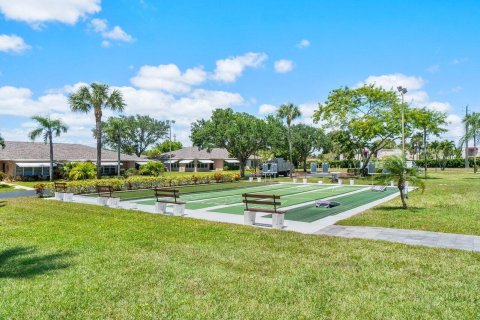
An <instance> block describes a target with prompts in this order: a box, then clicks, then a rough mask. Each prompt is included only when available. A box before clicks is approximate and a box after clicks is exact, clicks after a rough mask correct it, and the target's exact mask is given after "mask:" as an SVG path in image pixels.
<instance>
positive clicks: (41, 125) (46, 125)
mask: <svg viewBox="0 0 480 320" xmlns="http://www.w3.org/2000/svg"><path fill="white" fill-rule="evenodd" d="M32 119H33V120H35V121H36V122H37V124H38V127H37V128H35V129H33V130H32V131H31V132H30V133H29V137H30V139H32V140H35V139H37V138H38V137H40V136H42V138H43V141H44V142H45V144H47V143H49V144H50V181H53V136H55V137H59V136H60V135H61V134H62V133H65V132H67V130H68V127H67V126H66V125H65V124H64V123H63V122H62V121H61V120H59V119H57V120H52V119H50V117H41V116H34V117H32Z"/></svg>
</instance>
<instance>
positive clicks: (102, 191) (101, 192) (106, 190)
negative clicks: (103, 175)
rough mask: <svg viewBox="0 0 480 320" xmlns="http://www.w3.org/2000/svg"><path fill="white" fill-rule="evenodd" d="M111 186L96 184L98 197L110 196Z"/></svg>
mask: <svg viewBox="0 0 480 320" xmlns="http://www.w3.org/2000/svg"><path fill="white" fill-rule="evenodd" d="M112 192H113V188H112V186H101V185H100V186H97V193H98V196H99V197H110V198H111V197H112Z"/></svg>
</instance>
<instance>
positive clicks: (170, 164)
mask: <svg viewBox="0 0 480 320" xmlns="http://www.w3.org/2000/svg"><path fill="white" fill-rule="evenodd" d="M174 123H175V120H167V124H168V129H169V131H170V134H169V139H168V145H169V153H168V171H170V172H172V125H173V124H174Z"/></svg>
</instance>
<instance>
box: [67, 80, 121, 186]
mask: <svg viewBox="0 0 480 320" xmlns="http://www.w3.org/2000/svg"><path fill="white" fill-rule="evenodd" d="M68 101H69V104H70V109H71V110H72V111H74V112H84V113H88V112H90V111H93V113H94V115H95V130H96V134H95V137H96V139H97V178H98V179H100V178H101V177H102V167H101V165H102V137H103V134H102V114H103V111H104V110H107V109H109V110H113V111H120V112H121V111H123V110H124V109H125V106H126V104H125V102H124V100H123V96H122V93H121V92H120V91H119V90H113V91H111V92H110V88H109V86H108V85H106V84H100V83H92V84H91V85H90V86H82V87H80V88H79V89H78V90H77V91H76V92H75V93H72V94H71V95H70V96H69V97H68Z"/></svg>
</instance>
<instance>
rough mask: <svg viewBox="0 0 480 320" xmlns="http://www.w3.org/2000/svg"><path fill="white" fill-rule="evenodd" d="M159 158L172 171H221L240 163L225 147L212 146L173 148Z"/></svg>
mask: <svg viewBox="0 0 480 320" xmlns="http://www.w3.org/2000/svg"><path fill="white" fill-rule="evenodd" d="M250 158H252V159H253V157H250ZM160 160H161V161H162V162H163V163H164V164H165V168H166V169H167V170H168V169H169V168H170V165H171V168H172V171H179V172H201V171H211V170H215V171H221V170H223V169H224V167H225V166H229V167H233V168H237V167H238V166H239V163H240V161H238V159H235V158H233V157H231V156H230V155H229V154H228V151H227V150H226V149H223V148H213V149H211V150H210V152H208V150H207V149H199V148H198V147H187V148H183V149H180V150H175V151H172V153H171V154H170V153H169V152H166V153H163V154H162V155H161V156H160Z"/></svg>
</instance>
